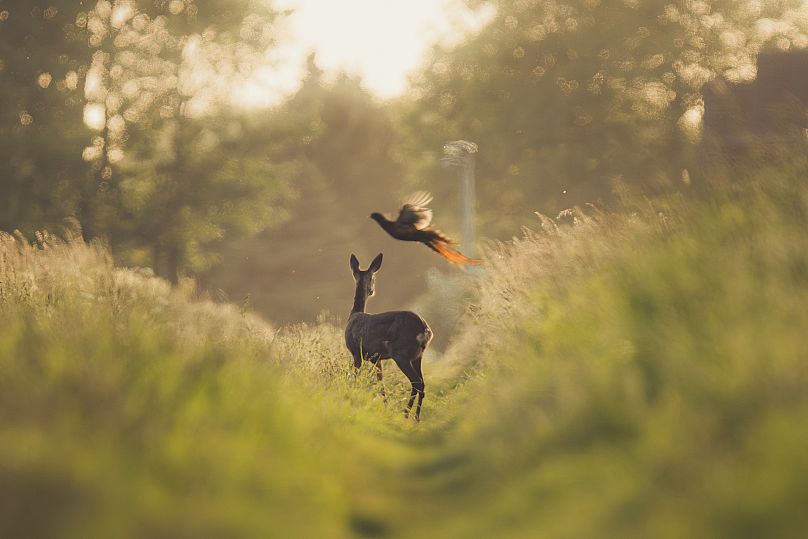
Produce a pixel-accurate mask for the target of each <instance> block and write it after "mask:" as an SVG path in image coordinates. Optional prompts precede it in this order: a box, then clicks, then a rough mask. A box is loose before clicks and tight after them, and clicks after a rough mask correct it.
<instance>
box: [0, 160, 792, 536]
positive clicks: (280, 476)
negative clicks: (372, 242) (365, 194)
mask: <svg viewBox="0 0 808 539" xmlns="http://www.w3.org/2000/svg"><path fill="white" fill-rule="evenodd" d="M804 171H805V166H804V164H802V165H800V166H795V167H794V168H793V169H790V170H783V169H782V168H781V169H779V170H776V171H767V172H765V173H762V175H761V176H760V177H758V178H757V179H753V180H750V181H749V182H747V186H746V187H745V188H744V189H741V190H738V191H733V192H726V193H723V194H721V193H714V196H712V197H711V198H710V199H709V200H708V201H703V202H696V203H694V202H692V201H691V202H688V203H685V202H684V201H676V200H673V201H666V204H665V206H664V209H662V210H660V206H658V205H656V204H652V203H650V202H648V203H643V204H641V205H639V206H637V207H635V208H633V209H632V210H631V211H626V212H623V213H621V214H620V215H611V214H604V213H601V212H598V211H595V210H592V209H588V210H584V211H579V210H576V211H573V212H571V213H569V214H567V215H566V216H563V218H562V219H548V218H546V217H541V216H540V217H539V220H538V221H537V222H536V226H535V227H534V230H526V231H525V234H524V235H523V237H522V238H521V239H519V240H515V241H513V242H510V243H509V244H501V245H492V246H491V248H490V249H489V252H488V253H487V256H486V264H485V269H484V271H482V272H480V273H479V274H477V275H476V276H474V277H473V278H474V279H475V285H474V286H473V287H470V288H471V289H473V290H475V293H474V294H473V297H472V299H471V300H470V302H468V304H467V305H466V314H465V315H464V316H463V318H462V319H461V321H460V322H459V323H457V327H458V331H457V334H455V335H454V336H453V338H452V339H451V342H450V344H449V346H448V348H447V349H446V351H445V353H444V354H443V355H442V356H441V357H440V358H439V359H437V356H435V355H434V354H433V355H432V356H431V357H430V358H429V359H430V361H429V362H428V363H427V365H426V366H425V371H426V376H427V398H426V401H425V409H424V414H423V422H422V423H421V424H420V425H416V424H414V423H413V422H411V421H405V420H404V419H403V416H402V414H401V406H402V404H403V403H402V399H405V398H406V396H407V394H408V389H407V387H406V384H405V383H404V381H403V377H401V376H400V374H399V373H396V372H395V369H394V368H391V367H388V368H387V379H388V380H387V384H388V387H387V393H388V395H389V397H390V400H389V402H388V403H387V404H385V403H384V402H383V401H382V399H381V398H380V396H379V395H378V390H379V388H378V384H377V382H376V381H375V378H374V376H373V373H372V372H371V370H370V369H363V370H362V371H359V372H356V371H354V370H353V369H352V367H350V361H349V358H348V356H347V353H346V352H345V351H344V349H343V344H342V332H341V328H340V327H337V325H336V324H334V323H331V322H328V321H323V322H322V323H320V324H317V325H310V326H306V325H300V326H291V327H286V328H281V329H278V328H272V327H269V326H267V325H266V324H265V323H263V322H262V321H261V320H259V319H257V318H254V317H253V316H251V315H250V314H249V313H246V312H242V310H240V309H239V308H237V307H234V306H227V305H217V304H213V303H210V302H207V301H205V300H204V298H201V297H197V296H196V295H195V294H194V292H193V290H191V288H190V287H189V286H186V287H185V288H182V287H180V288H179V289H172V288H171V287H169V286H168V285H167V284H166V283H165V282H163V281H161V280H157V279H155V278H153V277H151V276H150V275H148V273H147V272H144V271H132V270H124V269H120V268H116V267H114V265H113V264H112V261H111V259H110V257H109V255H108V253H107V252H106V250H105V249H104V248H103V247H101V246H99V245H87V244H84V243H83V242H81V241H79V240H76V239H69V238H68V239H67V240H56V239H54V238H52V237H48V236H47V235H42V236H40V237H38V238H37V240H36V241H35V242H34V243H33V244H32V243H28V242H27V241H24V240H23V239H22V238H14V237H11V236H3V237H2V238H0V536H4V537H5V536H8V537H83V538H86V537H207V536H209V537H277V536H293V537H348V536H369V537H382V536H384V537H388V536H389V537H411V536H420V537H479V536H485V535H489V536H495V537H528V536H529V537H760V536H772V537H775V536H776V537H802V536H804V534H805V532H806V530H808V520H807V519H806V516H805V513H804V511H803V507H804V505H805V503H806V501H808V456H807V455H808V453H806V451H805V447H807V446H808V420H806V419H805V418H806V417H808V392H806V391H805V387H806V383H808V352H807V351H808V346H806V344H805V336H804V335H805V332H806V329H808V311H807V310H806V309H805V305H806V304H808V234H806V228H807V227H808V188H807V187H806V186H805V185H803V180H802V178H803V177H804ZM346 286H348V287H349V286H350V284H349V283H346ZM457 288H458V290H461V289H462V290H461V292H462V293H457V294H453V295H455V296H458V297H466V295H467V293H468V292H467V290H468V289H469V287H467V286H466V284H464V283H460V284H458V287H457ZM455 316H456V315H454V314H453V315H452V317H455ZM452 324H455V322H452Z"/></svg>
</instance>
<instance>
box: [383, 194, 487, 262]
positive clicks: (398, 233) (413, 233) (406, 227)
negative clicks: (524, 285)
mask: <svg viewBox="0 0 808 539" xmlns="http://www.w3.org/2000/svg"><path fill="white" fill-rule="evenodd" d="M431 200H432V196H431V195H430V194H429V193H425V192H423V191H422V192H418V193H414V194H413V195H411V196H410V198H409V199H408V200H407V201H405V203H404V206H402V208H401V210H400V212H399V215H398V218H397V219H396V220H395V221H393V220H390V219H388V218H386V217H385V216H384V215H382V214H380V213H373V214H371V216H370V217H371V219H373V220H374V221H376V222H377V223H379V226H381V227H382V229H384V231H385V232H387V233H388V234H390V235H391V236H392V237H394V238H395V239H397V240H401V241H417V242H419V243H423V244H424V245H426V246H427V247H429V248H430V249H432V250H433V251H435V252H436V253H438V254H439V255H441V256H442V257H443V258H445V259H446V260H448V261H449V262H452V263H455V264H463V265H477V264H479V263H480V261H479V260H477V259H474V258H469V257H467V256H466V255H464V254H463V253H461V252H459V251H457V250H455V249H453V248H451V247H449V245H450V244H456V243H457V242H455V241H453V240H451V239H450V238H449V237H447V236H446V235H445V234H444V233H443V232H441V231H440V230H437V229H435V228H432V227H431V226H430V223H431V222H432V210H430V209H429V208H427V207H426V206H425V205H426V204H428V203H429V202H430V201H431Z"/></svg>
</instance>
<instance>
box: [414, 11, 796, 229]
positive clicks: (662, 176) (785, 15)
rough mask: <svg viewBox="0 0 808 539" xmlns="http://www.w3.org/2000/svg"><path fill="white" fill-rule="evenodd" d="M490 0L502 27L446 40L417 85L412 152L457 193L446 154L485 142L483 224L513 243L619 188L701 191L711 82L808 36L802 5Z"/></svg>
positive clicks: (441, 185) (421, 171)
mask: <svg viewBox="0 0 808 539" xmlns="http://www.w3.org/2000/svg"><path fill="white" fill-rule="evenodd" d="M478 4H482V3H478ZM485 4H486V5H490V4H493V5H494V6H495V13H494V16H493V17H492V19H491V21H490V23H489V24H488V25H487V26H486V27H485V28H484V29H482V30H481V31H480V32H479V33H478V34H477V35H475V36H472V37H471V38H469V39H468V40H467V41H465V42H464V43H462V44H461V45H459V46H457V47H454V48H450V49H441V48H436V50H435V51H434V53H433V57H432V58H431V59H430V61H429V62H428V63H427V65H426V66H425V69H424V71H423V73H422V74H421V75H420V76H419V77H418V79H416V86H415V90H414V96H415V98H416V99H415V101H414V102H413V103H412V104H410V105H408V106H405V112H404V118H403V121H402V122H403V125H404V132H405V137H404V142H406V143H407V144H408V150H407V151H406V152H404V155H405V156H406V159H408V160H411V161H412V162H413V163H414V164H415V166H416V168H415V170H414V171H413V173H412V175H413V176H415V177H417V178H418V181H419V182H424V183H427V184H429V185H430V187H431V188H433V189H434V190H435V191H438V192H439V193H440V194H443V195H444V196H445V197H446V198H453V197H448V196H447V193H446V190H447V189H449V187H447V186H449V185H451V184H448V183H447V182H445V181H440V180H439V179H440V178H442V177H444V176H445V175H446V174H447V172H446V171H444V170H442V169H440V168H439V166H438V162H439V157H440V155H439V152H440V148H441V147H442V146H443V144H444V143H445V142H446V141H448V140H454V139H458V138H462V139H468V140H472V141H474V142H476V143H477V144H478V145H479V147H480V153H479V154H477V161H478V164H477V170H478V176H479V177H480V178H481V179H482V180H483V181H480V182H478V189H479V200H480V201H481V204H480V220H481V223H480V224H481V225H482V228H483V229H484V230H486V231H487V233H488V234H489V236H490V237H495V238H500V239H506V238H509V237H510V236H512V235H513V231H514V230H516V229H517V228H518V227H519V226H521V225H524V224H526V223H528V222H529V219H530V218H531V217H532V212H533V211H535V210H540V211H542V212H545V213H548V214H551V215H555V214H556V213H558V212H559V211H560V210H563V209H565V208H568V207H571V206H573V205H576V204H579V205H580V204H583V203H585V202H596V201H597V200H603V201H610V200H612V198H613V197H612V192H613V189H614V187H615V186H616V185H621V184H628V185H629V186H633V187H639V188H641V189H642V190H643V191H645V192H646V193H659V192H663V191H668V190H671V189H674V190H677V189H681V190H687V185H686V184H683V183H682V181H681V180H682V174H683V172H682V171H683V169H686V168H687V167H692V166H698V165H699V163H694V156H693V155H692V154H693V153H694V150H695V148H694V146H693V142H695V141H697V140H698V133H699V129H700V119H701V115H702V113H703V110H704V108H703V102H702V100H701V95H700V89H701V87H702V85H704V83H706V82H707V81H709V80H710V79H712V78H713V77H715V76H717V75H721V76H722V77H725V78H726V79H727V80H730V81H734V82H738V81H748V80H751V79H753V78H754V75H755V57H756V55H757V53H758V52H759V51H760V50H761V49H762V48H763V47H765V46H776V47H778V48H780V49H788V48H789V47H804V46H805V45H806V44H808V37H806V35H808V27H806V22H807V21H806V19H805V17H804V7H803V6H802V3H801V2H799V1H793V2H792V1H786V2H753V3H749V2H734V1H721V2H695V1H679V2H668V1H661V0H654V1H645V2H637V1H624V0H594V1H592V0H564V1H543V0H542V1H539V0H518V1H513V0H502V1H497V2H493V3H485Z"/></svg>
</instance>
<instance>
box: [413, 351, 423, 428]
mask: <svg viewBox="0 0 808 539" xmlns="http://www.w3.org/2000/svg"><path fill="white" fill-rule="evenodd" d="M421 357H423V356H418V357H417V358H416V359H415V361H413V362H412V367H413V370H414V371H415V373H416V374H417V375H418V387H416V386H415V384H413V389H417V391H418V405H417V406H416V407H415V420H416V421H420V420H421V403H422V402H424V389H426V384H424V375H423V374H422V373H421Z"/></svg>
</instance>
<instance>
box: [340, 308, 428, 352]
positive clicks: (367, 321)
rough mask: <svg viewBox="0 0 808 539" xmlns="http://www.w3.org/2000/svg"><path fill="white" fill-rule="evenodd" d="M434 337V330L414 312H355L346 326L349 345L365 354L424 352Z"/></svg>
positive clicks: (352, 349)
mask: <svg viewBox="0 0 808 539" xmlns="http://www.w3.org/2000/svg"><path fill="white" fill-rule="evenodd" d="M430 340H432V329H431V328H430V327H429V324H427V323H426V321H425V320H424V319H423V318H421V317H420V316H418V315H417V314H415V313H414V312H412V311H389V312H386V313H378V314H367V313H354V314H352V315H351V316H350V318H348V325H347V327H346V328H345V344H346V345H347V346H348V349H349V350H350V351H351V353H353V354H358V353H359V352H360V347H361V352H362V355H363V356H364V357H366V358H367V357H372V356H375V355H377V354H378V355H379V359H387V358H390V357H393V355H395V354H397V353H401V354H405V355H408V354H414V353H420V352H421V351H423V350H424V349H426V347H427V346H428V345H429V341H430Z"/></svg>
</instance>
